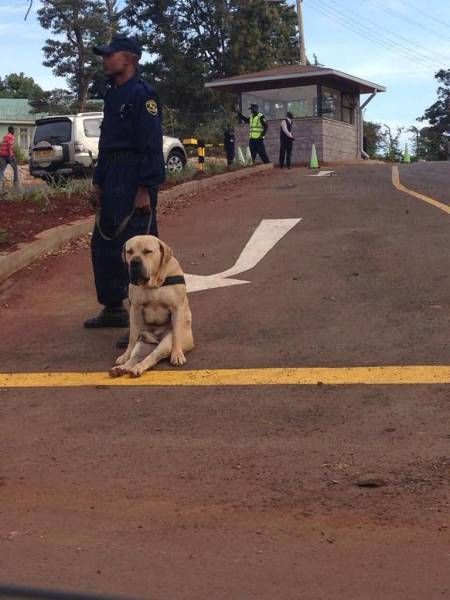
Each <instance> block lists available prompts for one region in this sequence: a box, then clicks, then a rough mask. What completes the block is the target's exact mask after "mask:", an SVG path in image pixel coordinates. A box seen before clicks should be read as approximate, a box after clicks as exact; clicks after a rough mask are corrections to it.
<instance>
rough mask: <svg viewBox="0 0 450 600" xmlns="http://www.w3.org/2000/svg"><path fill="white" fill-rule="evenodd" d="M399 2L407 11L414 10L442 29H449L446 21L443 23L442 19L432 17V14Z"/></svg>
mask: <svg viewBox="0 0 450 600" xmlns="http://www.w3.org/2000/svg"><path fill="white" fill-rule="evenodd" d="M400 2H401V3H402V4H404V5H405V6H406V7H407V8H408V10H411V9H412V10H415V11H417V12H418V13H420V14H421V15H423V16H425V17H428V18H429V19H431V20H432V21H435V22H436V23H439V25H441V26H443V27H448V28H449V29H450V23H449V22H448V21H445V20H444V19H441V18H439V19H438V18H437V17H433V15H432V14H430V13H429V12H426V11H425V10H422V9H421V8H419V7H418V6H414V5H412V4H411V3H410V2H405V0H400Z"/></svg>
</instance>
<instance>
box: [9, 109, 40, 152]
mask: <svg viewBox="0 0 450 600" xmlns="http://www.w3.org/2000/svg"><path fill="white" fill-rule="evenodd" d="M31 111H32V108H31V106H30V104H29V102H28V100H27V99H26V98H0V139H1V138H3V136H4V135H5V133H7V131H8V127H9V125H12V126H13V127H14V129H15V130H16V133H15V135H16V143H17V144H18V145H19V146H20V148H21V149H22V150H23V151H24V152H27V151H28V149H29V148H30V146H31V141H32V136H33V129H34V123H35V121H36V119H39V118H41V117H44V116H46V115H45V114H42V113H32V112H31Z"/></svg>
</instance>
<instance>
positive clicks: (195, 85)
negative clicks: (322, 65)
mask: <svg viewBox="0 0 450 600" xmlns="http://www.w3.org/2000/svg"><path fill="white" fill-rule="evenodd" d="M125 18H126V20H127V22H128V24H129V26H130V27H132V28H133V30H134V31H136V32H137V34H138V35H139V36H140V38H141V41H142V43H143V45H144V46H145V48H146V50H148V52H149V53H150V54H151V55H152V56H154V58H153V60H152V61H151V62H149V63H148V64H146V65H144V66H143V68H142V72H143V74H144V76H148V77H149V78H151V79H152V80H153V81H155V82H156V84H157V87H158V91H159V93H160V95H161V98H162V100H163V103H164V104H165V105H166V106H169V107H170V108H172V109H178V110H179V111H180V114H179V115H178V119H177V120H178V123H180V121H181V120H183V121H184V122H185V125H186V129H189V128H190V129H191V131H192V127H191V125H190V124H189V122H192V123H193V124H198V125H199V126H201V127H203V126H208V125H209V124H210V121H211V119H219V120H220V119H221V120H222V121H223V120H225V119H226V117H225V116H224V111H225V112H226V111H228V110H229V109H230V108H231V107H232V106H233V104H234V99H233V97H232V96H228V97H227V96H223V95H218V94H217V93H215V92H212V91H211V90H205V88H204V84H205V82H206V81H208V80H210V79H214V78H220V77H226V76H231V75H236V74H238V73H241V72H242V71H244V70H246V71H248V70H257V69H266V68H270V67H272V66H274V65H276V64H285V63H291V62H294V61H296V60H297V59H298V49H297V47H296V41H295V33H296V17H295V12H294V10H293V8H292V7H290V6H288V5H287V3H286V2H285V1H283V2H279V3H269V2H266V1H265V0H253V1H252V2H251V3H249V2H246V1H244V0H130V1H129V2H128V5H127V9H126V12H125ZM207 113H209V114H207ZM216 113H217V114H216ZM202 116H203V119H202ZM199 121H201V122H200V123H199Z"/></svg>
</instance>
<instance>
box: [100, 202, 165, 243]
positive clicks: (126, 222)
mask: <svg viewBox="0 0 450 600" xmlns="http://www.w3.org/2000/svg"><path fill="white" fill-rule="evenodd" d="M135 213H136V208H133V210H132V211H131V213H130V214H129V215H127V216H126V217H125V219H123V221H121V223H120V225H119V227H118V228H117V229H116V232H115V233H114V234H113V235H112V236H109V235H106V233H105V232H104V231H103V230H102V227H101V225H100V217H101V209H98V210H97V211H96V213H95V226H96V227H97V229H98V232H99V234H100V236H101V237H102V238H103V239H104V240H105V241H106V242H112V241H113V240H115V239H117V238H118V237H119V236H120V235H121V234H122V233H123V232H124V231H125V229H126V228H127V227H128V225H129V223H130V221H131V219H132V218H133V217H134V215H135ZM153 213H154V211H153V209H152V208H150V215H149V219H148V226H147V229H146V232H145V235H148V234H149V233H150V230H151V228H152V224H153V218H154V214H153Z"/></svg>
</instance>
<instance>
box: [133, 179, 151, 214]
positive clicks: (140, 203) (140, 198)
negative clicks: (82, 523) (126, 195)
mask: <svg viewBox="0 0 450 600" xmlns="http://www.w3.org/2000/svg"><path fill="white" fill-rule="evenodd" d="M134 208H135V209H136V210H137V211H138V212H140V213H143V214H148V213H149V212H150V192H149V189H148V187H144V186H142V185H140V186H139V187H138V190H137V192H136V196H135V198H134Z"/></svg>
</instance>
